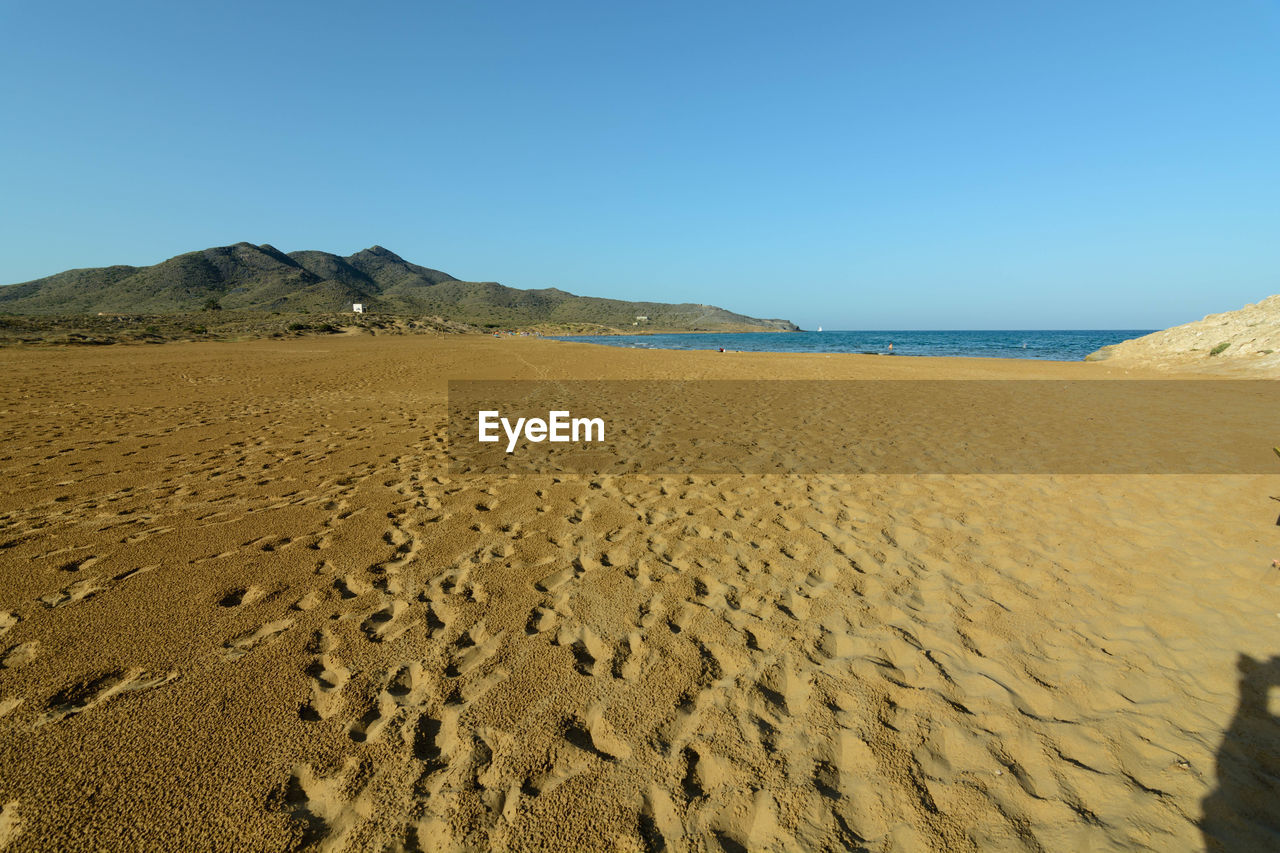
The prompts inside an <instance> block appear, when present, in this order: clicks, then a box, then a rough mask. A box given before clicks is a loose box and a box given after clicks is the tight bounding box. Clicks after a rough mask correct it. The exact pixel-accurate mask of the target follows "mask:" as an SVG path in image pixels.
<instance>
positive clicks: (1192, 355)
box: [1085, 295, 1280, 378]
mask: <svg viewBox="0 0 1280 853" xmlns="http://www.w3.org/2000/svg"><path fill="white" fill-rule="evenodd" d="M1102 360H1106V361H1107V362H1108V363H1109V364H1114V365H1116V366H1120V367H1130V366H1132V367H1144V368H1147V367H1153V368H1158V369H1167V370H1178V371H1188V370H1192V371H1201V372H1212V373H1220V372H1222V373H1228V372H1229V373H1250V374H1270V375H1272V376H1276V377H1278V378H1280V295H1276V296H1269V297H1267V298H1266V299H1264V300H1262V301H1261V302H1258V303H1256V304H1254V305H1247V306H1245V307H1244V308H1241V309H1240V310H1238V311H1228V312H1226V313H1223V314H1210V315H1209V316H1208V317H1205V318H1204V319H1203V320H1197V321H1196V322H1194V323H1186V324H1184V325H1182V326H1175V327H1173V328H1172V329H1165V330H1164V331H1163V332H1154V333H1152V334H1150V335H1146V336H1144V337H1141V338H1134V339H1133V340H1128V341H1122V342H1120V343H1118V344H1114V345H1112V346H1109V347H1103V348H1102V349H1100V350H1098V351H1097V352H1094V353H1091V354H1090V355H1089V356H1087V357H1086V358H1085V361H1102Z"/></svg>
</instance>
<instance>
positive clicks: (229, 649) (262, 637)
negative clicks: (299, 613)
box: [221, 619, 293, 661]
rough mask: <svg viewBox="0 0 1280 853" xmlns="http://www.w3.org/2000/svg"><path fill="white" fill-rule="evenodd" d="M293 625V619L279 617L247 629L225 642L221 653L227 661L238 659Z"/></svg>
mask: <svg viewBox="0 0 1280 853" xmlns="http://www.w3.org/2000/svg"><path fill="white" fill-rule="evenodd" d="M292 625H293V620H292V619H277V620H276V621H274V622H268V623H267V624H265V625H263V626H262V627H261V628H258V629H257V630H255V631H247V632H245V633H243V634H240V635H239V636H236V637H233V638H231V639H230V640H227V642H226V643H224V644H223V646H222V650H221V654H222V659H223V660H225V661H236V660H239V659H240V658H242V657H244V656H245V655H247V654H248V653H249V652H251V651H253V649H254V648H255V647H257V646H258V645H260V644H262V643H264V642H266V641H268V640H270V639H271V638H272V637H274V636H276V635H277V634H280V633H283V632H284V631H287V630H288V629H289V628H290V627H291V626H292Z"/></svg>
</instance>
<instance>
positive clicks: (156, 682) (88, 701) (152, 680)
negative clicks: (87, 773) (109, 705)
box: [35, 668, 178, 726]
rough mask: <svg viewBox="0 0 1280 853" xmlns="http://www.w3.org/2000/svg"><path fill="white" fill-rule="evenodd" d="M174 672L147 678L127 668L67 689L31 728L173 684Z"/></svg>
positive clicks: (52, 700) (53, 701)
mask: <svg viewBox="0 0 1280 853" xmlns="http://www.w3.org/2000/svg"><path fill="white" fill-rule="evenodd" d="M177 677H178V673H177V672H176V671H171V672H168V673H165V674H164V675H150V674H148V673H147V672H146V671H145V670H142V669H139V668H131V669H127V670H117V671H116V672H112V673H108V674H107V675H103V676H100V677H98V678H95V679H93V680H92V681H89V682H85V683H82V684H77V685H75V686H73V687H69V688H67V689H65V690H63V691H61V692H59V693H58V694H56V695H55V696H53V697H52V698H51V699H50V700H49V704H48V708H47V709H46V710H45V712H44V713H43V714H41V715H40V716H39V717H37V718H36V721H35V725H36V726H43V725H46V724H47V723H56V722H58V721H59V720H64V719H66V718H67V717H71V716H74V715H76V714H81V713H83V712H85V711H88V710H90V709H92V708H96V707H98V706H99V705H102V704H104V703H106V702H108V701H110V700H111V699H114V698H115V697H117V696H122V695H124V694H126V693H136V692H138V691H141V690H151V689H152V688H155V687H159V686H161V685H163V684H168V683H169V682H171V681H173V680H175V679H176V678H177Z"/></svg>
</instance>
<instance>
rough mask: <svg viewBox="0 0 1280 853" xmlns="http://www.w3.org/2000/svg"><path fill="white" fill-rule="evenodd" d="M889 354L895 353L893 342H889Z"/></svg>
mask: <svg viewBox="0 0 1280 853" xmlns="http://www.w3.org/2000/svg"><path fill="white" fill-rule="evenodd" d="M889 352H893V341H889Z"/></svg>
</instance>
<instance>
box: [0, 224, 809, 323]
mask: <svg viewBox="0 0 1280 853" xmlns="http://www.w3.org/2000/svg"><path fill="white" fill-rule="evenodd" d="M353 303H362V304H363V305H364V306H365V310H366V311H369V312H379V313H387V314H398V315H422V316H435V317H444V318H447V319H448V320H452V321H457V322H462V323H469V324H473V325H480V326H504V327H516V326H533V325H537V324H575V323H590V324H598V325H601V326H607V327H613V328H619V329H628V330H632V329H634V328H635V327H636V326H637V324H639V326H642V327H643V328H646V329H666V330H710V331H715V330H729V329H733V330H750V329H769V330H795V329H796V326H795V325H794V324H792V323H790V322H788V321H786V320H774V319H770V320H762V319H758V318H755V317H747V316H745V315H742V314H735V313H733V312H732V311H726V310H725V309H723V308H717V307H715V306H712V305H699V304H693V303H685V304H680V305H671V304H666V303H661V302H629V301H625V300H619V299H600V298H596V297H590V296H575V295H574V294H572V293H566V292H565V291H562V290H558V289H555V288H547V289H543V290H519V289H517V288H513V287H506V286H504V285H501V284H497V283H496V282H469V281H459V280H458V279H456V278H454V277H453V276H451V275H448V274H447V273H443V272H440V271H439V270H434V269H429V268H427V267H423V266H419V265H418V264H414V263H410V262H409V261H406V260H404V259H403V258H401V257H400V256H398V255H396V254H395V253H394V252H391V251H389V250H387V249H384V248H382V247H381V246H374V247H372V248H369V249H365V250H364V251H362V252H357V253H355V254H354V255H349V256H347V257H342V256H340V255H334V254H330V253H328V252H317V251H303V252H292V253H289V254H285V253H283V252H281V251H279V250H278V249H276V248H275V247H273V246H270V245H261V246H254V245H252V244H250V243H237V244H235V245H234V246H220V247H216V248H212V249H205V250H203V251H199V252H189V253H187V254H184V255H178V256H177V257H174V258H170V259H169V260H167V261H163V262H161V263H158V264H155V265H154V266H149V267H131V266H111V267H100V268H95V269H79V270H68V271H67V272H63V273H58V274H57V275H52V276H49V277H47V278H42V279H37V280H35V281H29V282H25V283H23V284H13V285H8V286H5V287H0V312H4V313H10V314H59V315H62V314H97V313H99V312H103V313H116V314H171V313H172V314H176V313H186V312H191V311H199V310H202V309H203V308H205V307H207V306H212V305H215V304H216V305H217V306H218V307H220V308H225V309H228V310H239V311H274V312H280V313H333V312H341V311H350V310H351V306H352V304H353ZM639 317H643V318H646V319H644V320H638V319H637V318H639Z"/></svg>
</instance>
